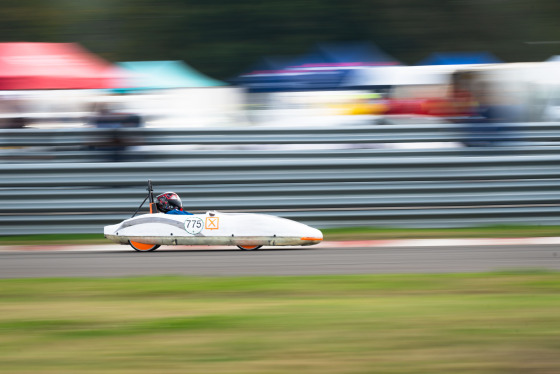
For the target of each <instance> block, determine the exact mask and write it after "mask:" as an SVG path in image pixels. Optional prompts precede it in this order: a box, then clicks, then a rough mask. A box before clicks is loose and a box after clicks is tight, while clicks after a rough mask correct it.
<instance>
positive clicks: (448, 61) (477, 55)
mask: <svg viewBox="0 0 560 374" xmlns="http://www.w3.org/2000/svg"><path fill="white" fill-rule="evenodd" d="M500 62H502V61H500V59H498V58H497V57H496V56H494V55H493V54H491V53H489V52H444V53H441V52H437V53H432V54H431V55H430V56H428V57H426V58H425V59H424V60H422V61H420V62H419V63H418V64H417V65H465V64H496V63H500Z"/></svg>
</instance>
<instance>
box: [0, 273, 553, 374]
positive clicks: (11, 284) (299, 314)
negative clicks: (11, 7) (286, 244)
mask: <svg viewBox="0 0 560 374" xmlns="http://www.w3.org/2000/svg"><path fill="white" fill-rule="evenodd" d="M559 311H560V273H558V272H548V271H519V272H517V271H510V272H500V273H485V274H435V275H430V274H422V275H415V274H412V275H398V274H397V275H348V276H306V277H235V278H231V277H216V278H205V277H178V276H166V277H131V278H117V279H105V278H100V279H10V280H0V368H2V372H6V373H20V372H21V373H35V372H41V373H61V374H64V373H76V372H80V373H99V372H104V373H105V372H107V373H137V374H142V373H155V372H157V373H216V374H219V373H231V374H234V373H302V374H306V373H435V374H437V373H442V374H443V373H445V374H447V373H554V372H557V369H558V368H559V367H560V339H559V338H558V337H559V336H560V318H558V312H559Z"/></svg>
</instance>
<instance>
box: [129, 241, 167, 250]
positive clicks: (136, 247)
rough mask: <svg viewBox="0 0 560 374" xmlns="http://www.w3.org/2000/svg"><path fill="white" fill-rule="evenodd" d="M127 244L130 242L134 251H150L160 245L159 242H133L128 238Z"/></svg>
mask: <svg viewBox="0 0 560 374" xmlns="http://www.w3.org/2000/svg"><path fill="white" fill-rule="evenodd" d="M128 244H130V246H131V247H132V248H134V250H135V251H138V252H151V251H155V250H156V249H158V248H159V247H160V246H159V244H144V243H139V242H133V241H132V240H130V241H129V242H128Z"/></svg>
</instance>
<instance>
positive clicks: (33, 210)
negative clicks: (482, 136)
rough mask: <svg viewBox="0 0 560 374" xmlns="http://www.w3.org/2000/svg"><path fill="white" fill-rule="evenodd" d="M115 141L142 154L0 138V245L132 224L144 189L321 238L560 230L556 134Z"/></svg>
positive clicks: (236, 134)
mask: <svg viewBox="0 0 560 374" xmlns="http://www.w3.org/2000/svg"><path fill="white" fill-rule="evenodd" d="M124 130H125V131H123V133H127V134H128V135H127V136H128V137H129V138H130V139H143V143H142V144H143V146H145V147H147V148H144V149H142V150H139V149H130V148H129V149H127V150H126V151H123V155H122V156H125V158H128V159H129V160H135V161H132V162H131V161H128V162H93V161H99V160H103V157H99V156H100V154H101V155H102V156H103V155H104V152H106V151H105V150H102V149H101V150H99V149H97V150H91V149H90V146H91V145H92V144H95V142H96V141H97V140H96V139H103V138H104V137H107V136H108V134H107V132H103V131H101V130H97V129H85V130H65V131H60V130H40V131H38V130H31V129H22V130H3V131H0V144H1V146H2V147H10V148H9V149H6V148H4V149H2V150H0V155H2V157H4V160H5V162H4V163H2V164H0V235H15V234H32V233H79V232H83V233H101V232H102V228H103V226H104V225H107V224H112V223H115V222H118V221H120V220H122V219H124V218H127V217H129V216H130V215H131V214H132V213H133V212H134V210H135V209H136V208H137V206H138V205H139V204H140V202H141V201H142V200H143V198H144V196H145V186H146V182H147V180H148V179H151V180H152V181H153V183H154V188H155V191H156V192H163V191H166V190H173V191H175V192H177V193H179V194H180V196H181V197H182V199H183V202H184V205H185V208H186V209H187V210H190V211H192V212H204V211H206V210H218V211H241V212H264V213H268V214H276V215H280V216H283V217H287V218H292V219H296V220H298V221H301V222H304V223H308V224H311V225H313V226H317V227H319V228H326V227H344V226H385V227H450V226H451V227H465V226H478V225H498V224H534V225H540V224H560V192H559V187H560V153H559V152H558V150H560V147H559V146H558V145H556V141H558V140H560V137H559V136H558V135H559V134H560V126H558V125H557V124H520V125H516V127H515V131H514V132H512V133H515V136H514V137H509V138H508V139H507V140H508V142H506V143H504V144H500V145H501V146H500V147H496V146H492V147H480V148H464V147H463V148H440V149H436V148H429V149H425V148H424V149H386V148H383V147H379V148H375V147H373V148H372V147H371V145H370V144H380V143H396V142H418V141H422V142H425V141H433V142H435V141H437V142H447V143H449V142H457V141H460V140H461V136H462V135H461V130H462V127H461V126H460V125H418V126H416V127H415V126H413V125H407V126H402V125H401V126H377V127H359V128H357V127H352V128H347V129H344V128H343V129H332V128H328V129H323V128H313V129H295V130H292V129H290V130H289V131H287V130H285V129H283V130H280V129H240V130H232V129H212V130H159V129H158V130H157V131H156V130H155V129H124ZM129 130H130V131H129ZM41 139H43V141H41ZM185 144H187V145H190V146H191V148H189V147H188V146H187V147H186V148H185V149H180V150H167V151H162V150H161V149H157V148H153V149H150V148H149V147H150V146H160V145H169V146H182V145H185ZM200 144H205V145H207V146H208V147H207V148H205V149H197V148H196V146H197V145H200ZM255 144H260V145H263V146H264V145H267V146H268V147H269V148H267V147H263V148H260V149H255V148H251V146H254V145H255ZM282 144H290V145H293V144H311V145H314V146H315V147H320V146H321V145H324V148H323V149H311V147H310V149H306V146H305V145H304V146H302V147H299V148H297V149H288V148H286V149H281V147H280V145H282ZM224 145H226V147H225V148H219V147H221V146H224ZM332 145H337V146H338V147H337V148H332ZM211 146H215V147H213V148H212V147H211ZM329 147H331V149H329ZM107 153H108V154H109V155H110V154H111V151H109V152H107ZM96 157H98V158H96ZM78 160H81V161H89V162H76V161H78Z"/></svg>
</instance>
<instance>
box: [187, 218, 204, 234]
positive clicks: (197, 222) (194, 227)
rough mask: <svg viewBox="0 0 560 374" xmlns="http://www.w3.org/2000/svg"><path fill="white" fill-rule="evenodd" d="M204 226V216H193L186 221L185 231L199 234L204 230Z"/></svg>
mask: <svg viewBox="0 0 560 374" xmlns="http://www.w3.org/2000/svg"><path fill="white" fill-rule="evenodd" d="M203 228H204V222H203V221H202V218H199V217H193V218H188V219H187V220H186V221H185V231H186V232H188V233H189V234H191V235H196V234H198V233H199V232H201V231H202V229H203Z"/></svg>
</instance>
